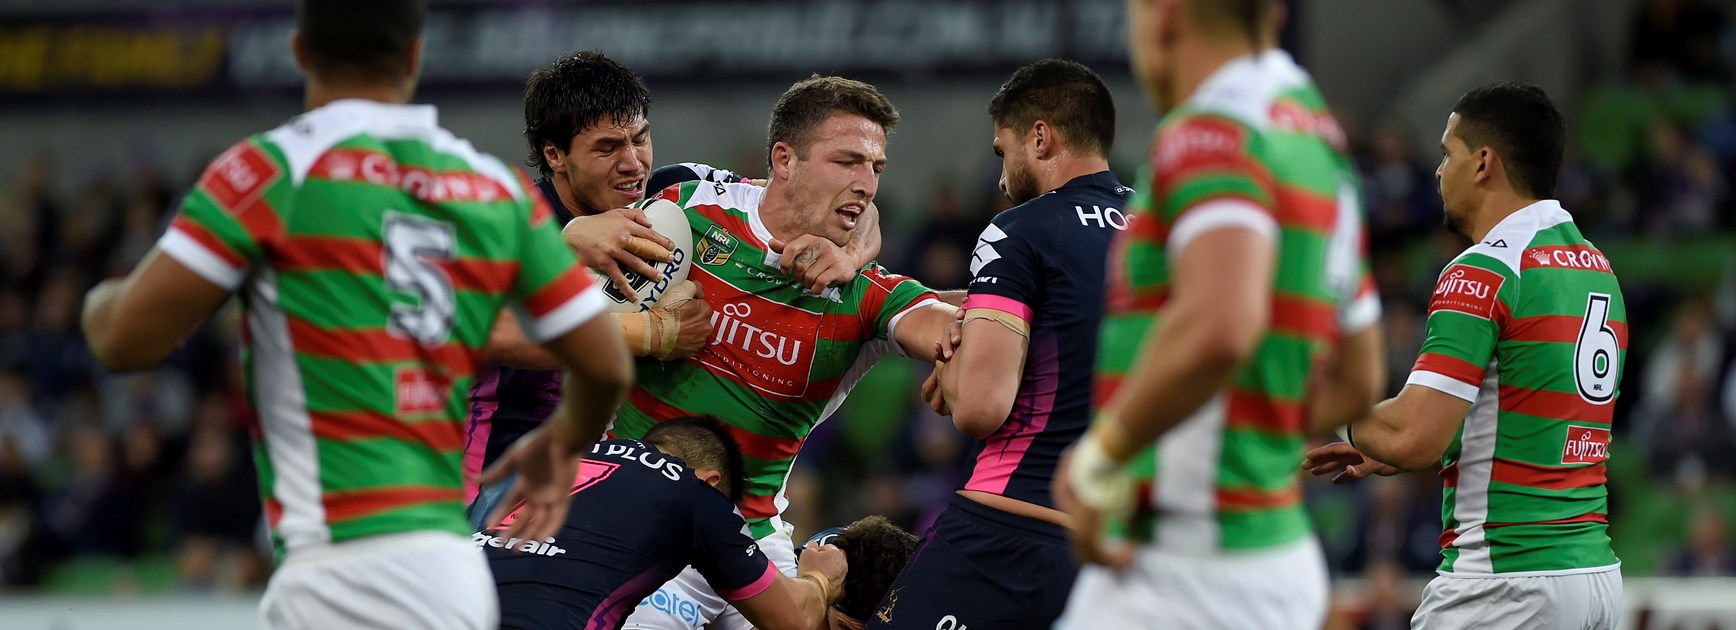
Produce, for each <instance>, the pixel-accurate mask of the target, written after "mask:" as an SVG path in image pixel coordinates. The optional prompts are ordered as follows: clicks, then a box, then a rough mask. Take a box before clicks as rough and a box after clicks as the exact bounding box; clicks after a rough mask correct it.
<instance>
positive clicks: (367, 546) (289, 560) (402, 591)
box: [259, 532, 500, 630]
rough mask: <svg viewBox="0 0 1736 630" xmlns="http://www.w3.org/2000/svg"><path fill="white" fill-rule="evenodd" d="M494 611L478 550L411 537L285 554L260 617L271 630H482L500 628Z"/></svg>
mask: <svg viewBox="0 0 1736 630" xmlns="http://www.w3.org/2000/svg"><path fill="white" fill-rule="evenodd" d="M499 606H500V604H499V602H498V601H497V600H496V599H495V595H494V577H493V576H492V575H491V574H490V573H489V571H488V561H487V559H485V558H483V555H482V550H480V549H477V548H476V544H475V543H473V542H471V541H470V540H469V539H467V538H465V537H463V536H459V535H457V534H450V533H446V532H411V533H405V534H390V535H385V536H370V537H367V538H358V539H355V540H346V541H343V542H340V543H334V544H330V545H325V546H322V547H312V548H305V549H296V550H294V551H291V552H289V553H288V554H287V555H286V556H285V557H284V560H283V565H282V566H280V567H278V569H277V572H275V573H273V574H272V575H271V581H270V582H269V583H267V584H266V586H265V597H264V598H263V599H262V600H261V601H260V603H259V613H260V616H261V617H263V618H264V621H265V627H266V628H270V629H271V630H301V629H304V628H305V629H307V630H334V629H337V628H433V629H437V630H482V629H484V628H487V629H492V628H494V627H496V626H497V625H499V623H500V608H499Z"/></svg>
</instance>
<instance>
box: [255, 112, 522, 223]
mask: <svg viewBox="0 0 1736 630" xmlns="http://www.w3.org/2000/svg"><path fill="white" fill-rule="evenodd" d="M394 107H399V106H391V105H384V104H377V103H359V102H340V103H334V104H332V105H327V106H325V107H320V108H318V109H314V110H312V111H309V112H306V113H303V114H301V115H300V116H296V117H295V118H292V119H290V120H289V121H288V122H285V123H284V124H282V125H280V126H278V127H277V128H275V129H272V130H271V131H267V132H265V133H263V134H259V136H257V137H258V138H259V139H260V141H261V142H262V143H269V144H270V145H271V146H272V147H273V148H275V150H276V151H278V153H279V154H280V155H281V156H282V158H281V159H282V160H283V162H284V165H285V166H286V167H287V168H288V170H289V174H290V176H291V178H292V181H293V183H295V184H296V185H298V186H299V185H300V184H301V183H302V181H303V180H304V179H305V178H306V177H307V175H308V173H310V172H311V171H312V170H313V168H314V165H315V164H317V163H318V162H319V161H320V158H322V157H324V156H325V155H326V154H327V153H329V152H331V151H332V149H333V148H335V147H337V146H338V145H341V144H344V143H345V142H348V141H351V140H353V139H355V138H357V137H358V136H364V135H366V136H372V137H373V138H374V139H375V140H376V141H384V140H396V139H413V140H419V141H421V142H424V143H426V144H427V145H428V146H429V148H430V149H432V150H433V151H434V152H436V153H439V154H442V155H449V156H452V157H456V158H458V159H460V160H462V161H463V162H464V164H465V165H466V166H467V167H469V169H470V170H472V171H474V172H476V173H477V174H480V175H482V176H484V177H487V178H488V179H491V180H493V181H495V182H496V183H498V184H500V185H501V187H502V188H504V189H506V190H507V191H508V192H509V193H511V194H512V196H513V197H514V198H517V199H525V198H528V197H529V196H530V195H532V194H535V192H534V191H532V190H530V188H531V185H530V184H529V180H527V179H524V178H523V177H521V176H520V175H519V174H518V173H517V172H516V171H515V170H514V169H513V168H512V167H510V166H507V164H506V163H505V162H504V161H502V160H501V159H500V158H498V157H495V156H493V155H490V154H487V153H483V152H482V151H479V150H477V148H476V147H475V146H474V145H472V144H471V143H470V141H468V140H464V139H462V138H459V137H458V136H456V135H454V134H453V133H452V132H450V131H447V130H446V129H445V128H442V127H440V126H438V125H436V124H435V123H434V118H433V116H434V111H433V109H432V107H431V106H426V107H427V109H413V110H410V111H411V113H413V114H414V115H417V116H424V117H425V118H423V119H417V120H408V121H405V120H400V119H401V118H402V116H400V115H399V114H402V113H403V112H396V111H387V109H388V108H394ZM412 107H417V106H412ZM388 114H390V115H388ZM379 148H381V149H383V148H384V147H383V146H381V147H379Z"/></svg>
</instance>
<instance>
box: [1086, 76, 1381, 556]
mask: <svg viewBox="0 0 1736 630" xmlns="http://www.w3.org/2000/svg"><path fill="white" fill-rule="evenodd" d="M1357 181H1358V180H1357V175H1356V171H1355V169H1354V167H1353V165H1352V164H1351V162H1350V159H1349V157H1348V156H1347V154H1346V153H1345V151H1344V142H1343V134H1342V132H1341V131H1340V130H1339V127H1338V124H1337V122H1336V121H1335V120H1334V119H1333V117H1332V115H1331V113H1330V112H1329V111H1328V110H1327V108H1326V104H1325V101H1324V99H1323V98H1322V97H1321V95H1320V92H1319V91H1318V90H1316V89H1315V87H1314V85H1313V81H1312V80H1311V79H1310V78H1309V76H1308V74H1307V72H1306V71H1304V70H1303V69H1302V68H1301V67H1299V66H1297V65H1296V63H1295V62H1294V61H1293V60H1292V59H1291V58H1290V56H1289V55H1287V54H1285V53H1283V52H1282V51H1266V52H1263V53H1259V54H1255V55H1248V56H1245V57H1241V58H1238V59H1235V60H1232V61H1231V62H1229V63H1227V64H1225V65H1224V66H1223V67H1222V68H1220V69H1219V70H1218V71H1217V72H1215V73H1214V74H1213V75H1212V76H1211V77H1210V78H1208V79H1207V80H1206V81H1205V82H1204V83H1202V84H1201V86H1200V88H1199V89H1198V90H1197V91H1196V92H1195V93H1194V94H1193V95H1192V96H1190V97H1189V98H1188V99H1187V100H1186V101H1185V102H1184V103H1182V104H1181V105H1180V106H1179V107H1177V108H1175V109H1174V110H1172V111H1170V112H1168V113H1167V114H1166V115H1165V116H1164V117H1163V119H1162V120H1161V121H1160V122H1159V124H1158V129H1157V137H1156V140H1155V141H1154V143H1153V147H1152V154H1151V157H1150V161H1149V163H1148V164H1147V166H1146V168H1145V169H1144V173H1143V174H1142V176H1141V180H1140V183H1139V184H1138V185H1136V186H1134V188H1135V190H1137V191H1139V192H1138V193H1137V194H1136V195H1135V197H1134V200H1133V203H1132V208H1133V210H1134V212H1135V216H1134V218H1133V220H1132V225H1131V226H1130V227H1129V228H1128V230H1127V231H1126V232H1124V233H1123V234H1121V235H1120V236H1119V238H1118V239H1117V243H1116V245H1115V246H1114V247H1113V248H1112V249H1111V253H1110V259H1109V272H1110V278H1109V293H1108V297H1107V299H1108V312H1107V316H1106V318H1105V320H1104V323H1103V330H1102V333H1101V341H1100V345H1099V347H1098V351H1097V352H1098V361H1097V383H1096V388H1097V405H1098V407H1101V406H1102V405H1103V404H1104V403H1106V402H1107V401H1108V400H1109V398H1110V397H1112V396H1113V395H1114V394H1115V392H1116V390H1117V389H1118V388H1119V387H1120V385H1121V383H1122V381H1123V379H1124V378H1126V377H1127V374H1128V372H1129V370H1130V369H1131V368H1132V366H1134V365H1135V363H1136V361H1137V359H1138V356H1139V353H1140V351H1141V349H1142V347H1143V346H1144V345H1145V343H1146V339H1147V338H1148V336H1149V335H1152V334H1155V332H1154V331H1156V330H1158V329H1159V327H1161V326H1163V325H1164V323H1165V309H1164V305H1165V303H1166V302H1167V301H1168V299H1169V298H1170V291H1171V289H1172V287H1171V273H1172V272H1171V265H1172V264H1173V263H1174V261H1175V257H1176V256H1178V255H1179V254H1180V253H1181V252H1182V251H1183V250H1184V249H1185V248H1186V247H1187V246H1188V245H1189V244H1190V243H1192V242H1193V240H1194V239H1195V238H1197V237H1199V236H1200V235H1202V234H1205V233H1208V232H1211V231H1213V230H1217V229H1224V228H1229V227H1239V228H1247V229H1252V230H1254V231H1257V232H1260V233H1262V234H1264V235H1266V236H1267V237H1268V238H1270V239H1271V242H1272V244H1273V246H1274V249H1275V253H1276V260H1277V262H1276V268H1275V270H1274V271H1275V277H1274V284H1273V287H1272V293H1271V318H1272V319H1271V324H1270V327H1269V328H1268V329H1267V331H1266V332H1265V333H1264V335H1263V337H1262V338H1261V340H1260V342H1259V345H1258V346H1257V348H1256V350H1255V352H1254V354H1253V355H1252V356H1251V357H1250V358H1249V359H1248V360H1247V362H1246V363H1245V364H1244V366H1243V367H1241V368H1240V369H1239V370H1238V371H1237V372H1236V374H1235V376H1234V378H1233V380H1232V381H1231V383H1230V384H1229V385H1228V386H1227V387H1225V388H1224V389H1223V390H1222V391H1219V392H1217V394H1216V395H1215V396H1214V397H1212V398H1211V399H1210V401H1209V402H1207V404H1206V405H1205V406H1203V407H1202V408H1201V409H1200V410H1199V411H1197V412H1196V413H1195V414H1194V415H1193V416H1191V417H1189V418H1188V419H1186V420H1185V421H1184V422H1182V423H1181V424H1180V425H1179V426H1177V427H1176V428H1174V429H1172V430H1171V431H1169V432H1168V433H1167V434H1165V435H1164V436H1162V437H1161V438H1160V439H1159V440H1158V442H1157V443H1156V444H1154V445H1152V446H1148V447H1146V448H1145V449H1144V450H1143V451H1142V452H1141V453H1140V454H1139V455H1138V456H1137V457H1136V458H1135V459H1134V460H1133V462H1132V467H1133V469H1134V473H1135V477H1136V480H1137V481H1138V483H1137V484H1136V487H1137V488H1138V490H1137V492H1138V495H1137V496H1136V497H1135V501H1134V505H1135V508H1134V509H1133V511H1132V513H1131V515H1130V517H1129V518H1127V519H1125V520H1122V521H1118V522H1113V523H1111V530H1112V532H1113V533H1114V534H1116V535H1119V536H1124V537H1126V538H1129V539H1132V540H1137V541H1141V542H1148V543H1152V544H1156V545H1161V546H1164V547H1166V548H1174V549H1183V550H1187V551H1189V552H1190V553H1191V552H1198V551H1202V550H1204V551H1215V550H1242V549H1259V548H1267V547H1272V546H1277V545H1283V544H1289V543H1292V542H1295V541H1298V540H1301V539H1303V538H1304V537H1306V536H1308V535H1309V533H1310V531H1311V529H1310V525H1309V522H1308V518H1307V515H1306V514H1305V512H1304V511H1303V506H1302V487H1301V485H1300V480H1299V479H1298V475H1297V473H1298V471H1297V468H1296V462H1299V461H1301V460H1302V452H1303V447H1304V437H1303V431H1304V429H1305V425H1306V419H1305V410H1306V408H1307V405H1306V402H1307V398H1308V395H1309V392H1308V389H1309V381H1310V378H1311V377H1312V376H1313V374H1314V370H1315V366H1316V365H1317V363H1319V362H1320V361H1321V360H1322V359H1323V357H1324V356H1325V354H1326V353H1327V352H1328V351H1329V350H1330V349H1331V348H1332V347H1333V346H1334V345H1335V344H1336V343H1338V340H1339V339H1340V338H1341V335H1342V334H1343V333H1344V332H1346V331H1356V330H1361V329H1363V328H1365V327H1368V326H1372V325H1374V324H1375V322H1376V321H1377V320H1378V318H1379V313H1380V309H1379V300H1378V296H1376V295H1375V293H1374V290H1373V282H1372V281H1371V279H1370V277H1369V274H1368V265H1367V263H1366V256H1365V255H1364V240H1365V239H1364V237H1363V228H1362V222H1361V218H1360V212H1361V207H1360V201H1359V199H1358V188H1359V186H1358V183H1357ZM1185 290H1192V291H1211V290H1212V288H1211V287H1186V288H1185ZM1154 351H1158V352H1161V351H1162V349H1155V350H1154Z"/></svg>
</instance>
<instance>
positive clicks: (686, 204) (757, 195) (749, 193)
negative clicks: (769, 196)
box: [657, 179, 766, 210]
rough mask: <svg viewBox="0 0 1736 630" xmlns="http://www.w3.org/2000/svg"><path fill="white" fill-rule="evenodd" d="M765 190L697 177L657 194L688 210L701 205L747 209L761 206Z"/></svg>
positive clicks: (745, 183)
mask: <svg viewBox="0 0 1736 630" xmlns="http://www.w3.org/2000/svg"><path fill="white" fill-rule="evenodd" d="M765 192H766V190H765V188H762V187H760V186H755V185H753V184H749V183H747V182H714V181H706V180H703V179H696V180H690V181H684V182H681V183H678V184H675V185H672V186H669V187H667V188H664V189H663V191H662V192H661V193H658V195H657V196H658V197H661V198H663V199H666V200H669V201H672V202H675V203H676V204H678V205H680V206H681V207H683V208H686V209H688V210H692V209H694V208H698V207H701V206H716V207H720V208H731V209H735V210H747V209H748V208H752V207H757V206H759V203H760V201H761V200H762V199H764V198H765Z"/></svg>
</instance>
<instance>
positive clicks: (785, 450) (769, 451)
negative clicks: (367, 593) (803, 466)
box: [724, 424, 807, 461]
mask: <svg viewBox="0 0 1736 630" xmlns="http://www.w3.org/2000/svg"><path fill="white" fill-rule="evenodd" d="M724 427H725V428H727V429H729V434H730V436H732V437H734V438H735V444H736V446H739V447H741V454H742V456H743V457H752V458H755V459H765V460H772V461H777V460H784V459H789V458H791V457H795V456H796V453H799V452H801V450H802V443H803V442H806V441H807V440H806V439H804V438H776V437H766V436H763V435H757V434H754V433H753V432H751V431H748V430H746V429H743V428H741V427H738V426H735V425H733V424H726V425H724Z"/></svg>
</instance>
